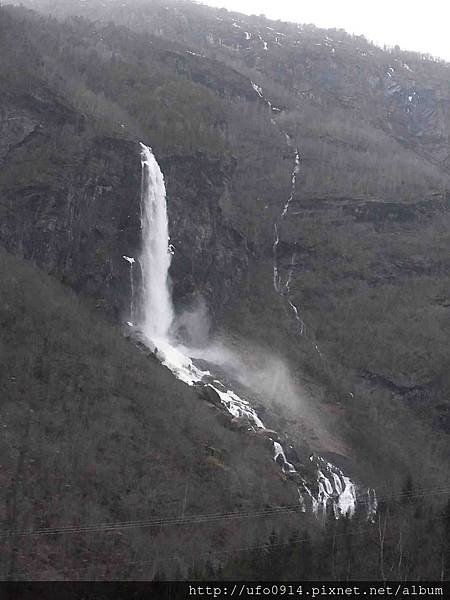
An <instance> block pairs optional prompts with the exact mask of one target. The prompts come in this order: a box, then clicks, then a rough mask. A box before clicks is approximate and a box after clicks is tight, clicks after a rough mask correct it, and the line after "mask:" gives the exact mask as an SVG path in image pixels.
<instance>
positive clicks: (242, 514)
mask: <svg viewBox="0 0 450 600" xmlns="http://www.w3.org/2000/svg"><path fill="white" fill-rule="evenodd" d="M447 493H450V486H447V487H441V488H429V489H424V490H418V491H416V492H414V491H410V492H408V491H407V492H400V493H398V494H390V495H385V496H381V497H379V498H377V501H378V502H383V501H384V500H390V499H395V498H398V499H405V500H406V499H413V498H424V497H427V496H436V495H442V494H447ZM371 502H372V501H371V500H369V499H361V498H360V499H358V500H357V504H359V505H366V504H370V503H371ZM298 512H302V513H303V510H302V507H301V506H300V504H299V503H296V504H291V505H285V506H281V507H273V508H266V509H260V510H253V511H235V512H229V513H200V514H196V515H184V516H177V517H165V518H163V517H155V518H153V519H145V520H139V521H121V522H115V523H91V524H88V525H84V526H78V527H74V526H67V527H57V528H43V529H34V530H33V529H31V530H26V531H13V530H9V531H3V532H1V533H0V539H2V538H3V539H4V538H9V537H26V536H41V535H66V534H67V535H69V534H76V533H98V532H106V533H107V532H114V531H119V530H120V531H121V530H126V529H136V528H142V529H147V528H158V527H169V526H176V525H197V524H204V523H215V522H220V521H226V520H232V519H248V518H261V517H270V516H276V515H279V514H286V513H298Z"/></svg>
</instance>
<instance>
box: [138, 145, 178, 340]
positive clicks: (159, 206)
mask: <svg viewBox="0 0 450 600" xmlns="http://www.w3.org/2000/svg"><path fill="white" fill-rule="evenodd" d="M141 163H142V192H141V194H142V197H141V227H142V252H141V256H140V258H139V263H140V266H141V272H142V323H141V328H142V332H143V334H144V335H145V337H147V338H148V339H149V340H151V341H152V342H153V343H154V344H155V345H156V346H157V345H158V344H161V343H162V344H163V345H164V344H166V343H167V342H168V340H169V330H170V326H171V324H172V321H173V306H172V298H171V294H170V289H169V267H170V262H171V259H172V254H171V252H170V248H169V246H170V241H169V223H168V217H167V202H166V186H165V184H164V177H163V174H162V172H161V169H160V168H159V165H158V163H157V161H156V159H155V157H154V155H153V152H152V150H151V149H150V148H148V147H147V146H145V145H144V144H141Z"/></svg>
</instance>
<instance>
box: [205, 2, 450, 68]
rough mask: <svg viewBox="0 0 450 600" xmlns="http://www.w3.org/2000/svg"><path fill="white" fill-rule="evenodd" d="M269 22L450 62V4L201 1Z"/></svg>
mask: <svg viewBox="0 0 450 600" xmlns="http://www.w3.org/2000/svg"><path fill="white" fill-rule="evenodd" d="M201 2H202V3H203V4H209V5H211V6H220V7H225V8H227V9H228V10H235V11H238V12H244V13H247V14H257V15H259V14H261V13H263V14H265V15H266V17H268V18H270V19H282V20H284V21H294V22H296V23H314V25H317V27H337V28H342V29H345V30H346V31H348V32H349V33H356V34H358V35H361V34H363V35H365V36H366V37H367V38H368V39H369V40H371V41H373V42H375V43H376V44H378V45H381V46H382V45H383V44H387V45H389V46H395V44H398V45H399V46H400V47H401V48H402V49H404V50H416V51H418V52H428V53H429V54H432V55H433V56H439V57H441V58H445V59H446V60H448V61H450V0H421V1H418V0H201Z"/></svg>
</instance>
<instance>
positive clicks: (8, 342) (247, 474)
mask: <svg viewBox="0 0 450 600" xmlns="http://www.w3.org/2000/svg"><path fill="white" fill-rule="evenodd" d="M0 274H1V276H0V281H1V284H0V330H1V342H0V348H1V389H2V396H1V406H0V423H1V427H2V440H1V456H2V468H1V471H0V481H1V490H2V491H1V496H2V501H1V505H2V507H3V508H2V513H1V519H2V529H3V530H20V531H23V530H29V529H36V528H55V527H61V526H82V525H86V524H93V523H105V522H119V521H120V522H122V521H137V520H139V521H141V520H145V519H151V518H156V517H170V516H180V514H182V513H184V514H185V515H192V514H204V513H224V512H230V511H235V510H252V509H255V508H258V507H265V506H269V505H276V504H282V503H285V502H287V503H294V502H295V501H296V497H295V494H294V492H295V490H294V489H293V488H291V486H290V485H289V483H287V482H284V481H282V478H281V476H280V473H279V470H278V468H277V467H276V465H275V464H274V463H273V462H272V461H271V454H270V450H269V449H267V451H265V450H264V447H261V444H262V442H260V441H256V440H255V439H253V438H251V437H250V436H247V435H245V434H240V433H237V432H234V431H231V430H230V429H227V428H225V427H224V426H223V425H221V424H220V422H219V420H218V417H217V413H216V409H214V408H213V407H211V406H209V405H207V404H206V403H205V402H204V401H202V400H200V399H199V397H198V396H197V394H196V392H195V391H194V390H192V389H190V388H188V387H187V386H185V385H184V384H182V383H180V382H178V381H177V380H175V379H174V377H173V375H172V374H171V373H169V371H167V370H166V369H165V368H164V367H162V366H160V365H159V363H157V362H155V361H154V360H153V359H151V358H148V357H146V356H145V355H144V354H143V353H141V352H140V351H139V350H138V349H137V348H136V347H135V346H134V345H133V344H132V343H131V342H130V341H128V340H126V339H124V338H123V337H122V335H121V333H120V332H119V331H117V330H115V329H114V328H111V327H110V326H109V325H107V324H106V323H105V322H103V320H102V318H101V317H99V316H98V315H95V314H93V313H89V312H88V311H87V310H86V309H85V308H84V306H83V305H82V304H81V303H80V301H79V299H77V298H76V297H75V296H74V295H73V294H72V293H71V292H69V291H68V290H66V289H64V288H63V287H62V286H61V285H60V284H57V283H55V282H54V281H52V280H51V279H50V278H48V277H47V276H46V275H44V274H43V273H42V272H40V271H39V270H37V269H36V268H35V267H32V266H30V265H26V264H24V263H22V262H21V261H19V260H18V259H16V258H14V257H12V256H10V255H7V254H6V253H5V252H3V251H2V252H1V254H0ZM205 445H208V446H212V447H214V448H216V449H217V450H218V452H217V453H216V456H214V457H212V456H211V454H210V452H209V451H208V450H207V449H206V448H205ZM288 522H289V517H286V516H285V518H283V519H280V518H279V517H278V521H277V522H276V523H275V526H276V527H278V526H280V527H284V526H285V525H286V524H287V523H288ZM243 523H244V524H245V527H243ZM271 526H272V522H271V520H270V519H264V523H263V521H262V520H261V519H259V520H258V519H256V520H252V519H250V520H245V521H244V522H242V521H240V520H231V521H230V520H229V519H228V520H227V519H225V520H219V521H217V522H216V523H212V524H211V523H209V524H206V525H196V526H192V527H190V526H183V527H176V526H172V527H158V528H152V529H148V528H147V529H145V528H132V529H129V530H126V529H125V530H123V529H118V530H116V531H115V532H114V533H110V534H105V533H103V534H102V533H95V534H88V533H85V534H83V533H77V534H72V535H66V536H62V535H55V536H34V537H33V536H31V537H30V536H26V537H19V538H11V539H8V538H6V539H3V540H2V546H3V548H2V550H3V551H2V562H1V575H0V576H1V578H5V577H8V576H9V577H15V578H17V577H18V578H21V577H27V578H29V577H34V578H44V579H45V578H60V577H66V578H75V579H77V578H104V577H112V578H127V577H131V578H140V577H147V578H148V577H152V575H153V573H154V572H155V571H156V570H159V571H161V570H164V571H165V572H166V573H170V574H172V575H174V573H177V572H181V573H182V574H183V573H186V569H187V568H188V567H191V566H192V556H194V555H195V556H196V557H197V558H198V560H201V556H202V553H203V552H205V553H207V552H208V551H213V553H214V552H217V551H219V550H223V549H230V548H231V547H233V546H235V545H239V544H240V545H245V544H246V543H248V541H249V540H252V539H253V538H254V537H255V535H256V530H257V529H258V535H259V534H262V535H264V532H265V531H266V532H267V531H268V530H269V528H270V527H271ZM194 549H195V553H194V552H193V551H194ZM168 557H171V560H167V559H168ZM156 558H158V561H159V562H158V561H157V560H156ZM134 563H136V564H134ZM176 565H178V566H176Z"/></svg>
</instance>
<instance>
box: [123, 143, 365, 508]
mask: <svg viewBox="0 0 450 600" xmlns="http://www.w3.org/2000/svg"><path fill="white" fill-rule="evenodd" d="M141 164H142V192H141V194H142V195H141V226H142V251H141V255H140V257H139V264H140V267H141V272H142V293H141V298H140V300H141V306H140V318H139V323H138V324H137V325H138V329H140V330H141V331H142V334H143V335H144V338H145V343H146V344H148V345H149V346H150V347H152V348H153V349H154V351H155V354H156V355H157V356H158V358H159V359H160V360H161V362H162V363H163V364H164V365H165V366H167V367H168V368H169V369H170V370H171V371H172V373H173V374H174V375H175V376H176V377H177V378H178V379H180V380H182V381H184V382H185V383H187V384H188V385H194V384H198V383H202V384H203V385H205V386H206V387H210V388H212V390H214V392H215V393H216V394H217V396H218V398H219V399H220V401H221V403H222V405H223V407H224V408H225V409H226V410H227V411H228V412H229V413H230V414H231V415H232V416H233V417H235V418H244V419H247V420H248V423H249V425H250V426H251V428H252V429H253V430H255V431H256V430H258V429H260V430H264V429H265V426H264V424H263V422H262V421H261V419H260V418H259V416H258V414H257V413H256V411H255V409H254V408H253V407H252V406H251V404H250V403H249V402H248V401H247V400H245V399H243V398H240V397H239V396H238V395H237V394H236V393H235V392H233V391H232V390H230V389H227V388H226V387H225V386H224V385H223V384H222V382H221V381H219V380H217V379H214V380H212V376H211V373H209V371H202V370H201V369H199V368H198V367H196V366H195V365H194V364H193V362H192V360H191V359H190V358H189V356H187V353H188V352H189V349H188V348H184V347H183V348H181V347H179V346H177V344H176V342H175V341H174V340H172V339H171V337H170V328H171V325H172V322H173V320H174V309H173V304H172V298H171V293H170V286H169V267H170V263H171V259H172V246H171V244H170V239H169V224H168V216H167V202H166V188H165V184H164V177H163V174H162V172H161V169H160V168H159V165H158V162H157V161H156V158H155V156H154V155H153V152H152V150H151V149H150V148H149V147H147V146H145V145H144V144H141ZM293 183H295V180H294V179H293ZM123 258H124V260H126V261H127V262H129V264H130V277H131V291H132V295H133V293H134V283H133V264H134V262H135V259H134V258H132V257H129V256H123ZM293 308H294V309H295V306H293ZM295 310H296V309H295ZM134 312H135V311H134V299H133V298H132V305H131V314H132V315H133V314H134ZM129 325H133V323H131V322H130V323H129ZM270 439H272V438H270ZM272 441H273V446H274V460H275V461H276V462H277V463H279V464H281V468H282V470H283V472H284V473H288V474H290V475H291V476H296V475H298V473H297V471H296V469H295V467H294V465H293V464H291V463H290V462H288V461H287V459H286V455H285V453H284V450H283V447H282V445H281V444H280V443H279V442H277V441H275V440H272ZM318 461H319V462H321V466H322V468H323V467H324V468H326V469H327V471H329V472H330V473H331V474H332V475H333V477H334V481H335V482H336V481H337V482H338V483H339V485H337V484H336V483H335V488H333V486H332V484H331V482H330V481H329V479H328V477H326V476H325V475H324V473H323V471H321V470H320V468H319V469H318V474H319V477H318V481H317V485H318V494H317V498H316V497H314V495H313V494H312V492H311V490H310V489H309V487H308V486H307V485H306V481H305V480H303V479H302V481H303V483H302V488H303V489H304V491H305V492H306V493H307V496H308V497H309V498H310V500H311V507H312V510H313V512H314V514H316V515H317V514H318V507H319V505H320V506H321V507H322V512H323V515H324V516H325V515H326V512H327V504H328V502H329V501H330V502H331V500H332V497H333V498H334V499H333V508H334V513H335V516H336V518H339V516H341V515H345V514H349V515H350V516H351V515H352V514H353V512H354V509H355V506H356V494H355V490H354V485H353V483H352V482H351V480H350V479H349V478H347V477H345V476H344V474H343V473H342V472H341V471H340V470H339V469H337V468H336V467H334V466H333V465H331V464H330V463H326V462H325V461H324V460H323V459H321V458H320V457H319V458H318ZM322 463H323V465H322ZM337 472H339V475H340V476H342V480H343V481H344V484H345V488H344V489H342V485H341V483H340V477H339V476H338V475H337V474H336V473H337ZM298 494H299V499H300V500H299V501H300V505H301V507H302V510H303V511H304V510H305V502H304V499H303V495H302V491H301V490H300V488H298Z"/></svg>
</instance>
